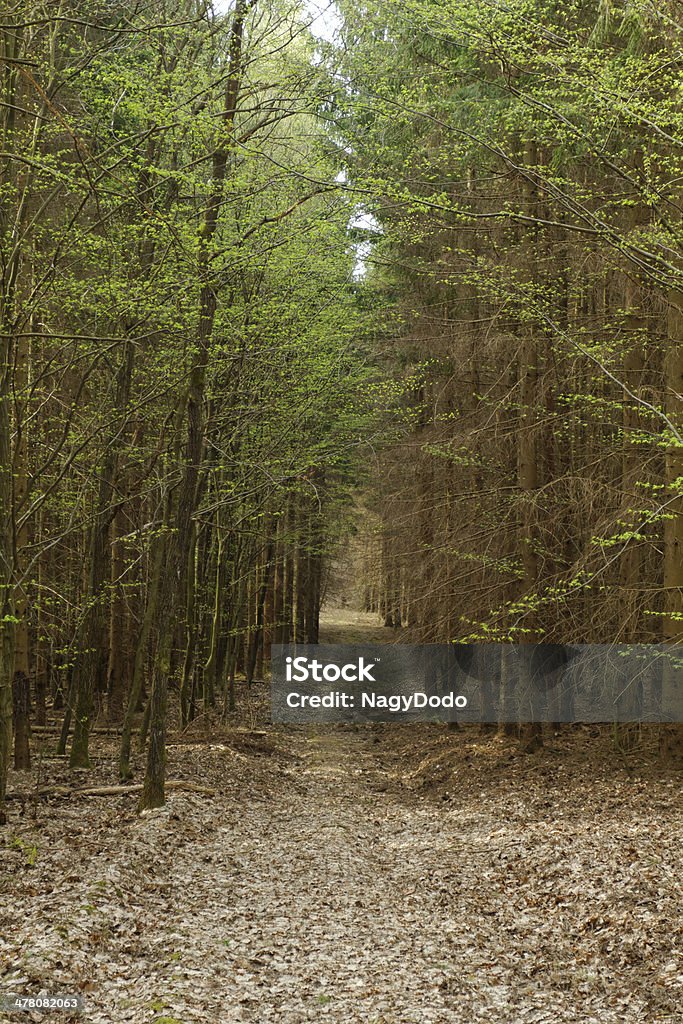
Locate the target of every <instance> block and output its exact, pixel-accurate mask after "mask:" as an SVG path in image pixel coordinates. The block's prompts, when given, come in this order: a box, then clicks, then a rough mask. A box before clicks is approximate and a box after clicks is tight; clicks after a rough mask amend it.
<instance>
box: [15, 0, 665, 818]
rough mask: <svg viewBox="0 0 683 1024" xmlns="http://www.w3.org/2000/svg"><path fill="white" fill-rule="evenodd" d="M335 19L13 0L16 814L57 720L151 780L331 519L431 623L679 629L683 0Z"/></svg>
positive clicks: (72, 739)
mask: <svg viewBox="0 0 683 1024" xmlns="http://www.w3.org/2000/svg"><path fill="white" fill-rule="evenodd" d="M338 9H339V15H340V18H339V26H338V30H337V33H336V36H335V39H334V40H333V41H330V42H324V41H321V40H317V41H316V40H315V39H314V37H313V35H312V34H311V32H310V31H309V28H308V22H309V21H310V11H309V8H308V6H307V5H305V4H303V5H301V4H297V3H292V2H290V0H234V2H233V3H225V4H223V5H220V6H219V5H218V4H214V3H211V2H208V0H175V2H173V3H171V2H170V0H127V2H125V3H123V2H117V0H79V2H78V3H75V2H72V0H17V2H12V0H10V2H9V3H8V2H7V0H5V3H4V4H3V10H2V12H1V13H2V17H0V46H1V49H0V75H2V95H1V97H0V116H1V118H2V121H1V126H2V141H1V145H0V202H1V205H0V289H1V294H0V299H1V312H0V316H1V318H2V323H1V326H0V337H1V341H2V353H1V357H0V466H1V475H0V519H1V523H0V571H1V573H2V579H1V583H0V585H1V586H2V600H3V609H2V647H1V649H0V815H1V814H2V810H1V808H2V801H3V796H4V787H5V780H6V776H7V772H8V768H9V766H10V764H12V763H13V765H14V767H16V768H19V769H25V768H27V767H29V765H30V758H31V746H32V740H31V728H32V726H33V727H34V728H40V727H41V726H44V725H45V722H46V720H47V716H48V713H49V714H50V715H52V714H53V713H57V714H58V715H59V718H60V721H61V722H62V728H61V737H60V738H59V741H58V743H59V745H58V749H59V750H60V751H61V752H62V753H63V752H64V751H68V752H69V758H70V764H71V766H72V767H74V768H79V767H87V766H88V764H89V743H90V738H91V730H92V727H93V724H94V723H95V721H109V722H111V723H113V724H115V725H119V726H120V727H121V729H122V736H121V744H120V756H119V773H120V776H121V778H122V779H128V778H129V777H130V773H131V768H130V758H131V744H132V743H133V742H135V743H141V744H142V745H143V747H144V749H146V752H147V753H146V756H147V768H146V775H145V785H144V790H143V793H142V796H141V801H140V807H141V808H149V807H154V806H157V805H159V804H161V803H163V801H164V778H165V736H166V730H167V725H168V721H169V716H171V715H173V716H175V717H174V720H175V719H176V718H177V721H178V722H179V723H180V725H181V726H184V725H187V724H188V723H190V722H191V721H192V720H193V719H194V718H195V717H196V716H197V715H198V714H199V713H200V712H204V711H207V709H215V710H216V712H220V711H221V709H223V710H226V711H227V710H230V709H232V708H233V707H234V703H235V701H239V699H240V693H241V689H240V688H241V687H244V686H245V683H244V681H245V680H246V681H247V683H248V682H249V681H251V680H252V679H259V678H263V677H264V675H265V674H266V672H267V660H268V651H269V646H270V644H271V643H272V642H283V641H289V640H296V641H306V642H308V643H316V642H317V640H318V619H319V613H320V606H321V602H322V600H323V598H324V594H325V588H326V581H327V578H328V575H329V572H330V566H332V565H333V564H334V563H335V561H338V560H339V558H340V557H343V552H345V551H346V550H348V548H349V545H351V546H352V547H353V549H354V551H357V552H360V560H361V565H362V567H361V570H360V572H359V580H358V591H359V598H360V600H361V601H362V602H363V604H364V607H365V608H366V609H367V610H370V611H375V612H377V614H378V615H379V616H381V620H382V621H383V622H384V623H385V624H386V626H387V627H393V628H394V629H396V628H399V627H403V628H404V629H405V630H406V631H407V632H406V635H410V637H412V638H413V639H417V640H420V641H445V640H465V639H467V640H472V639H477V640H506V641H514V642H517V641H530V640H543V641H545V640H548V641H551V642H556V641H558V642H567V641H575V642H612V641H618V642H630V641H637V642H645V643H651V642H659V641H662V640H665V641H668V642H675V641H677V640H679V639H680V632H681V622H682V621H683V601H682V598H683V561H682V555H681V546H682V545H683V454H682V449H683V439H682V437H681V429H682V424H683V261H682V258H681V253H682V252H683V224H682V223H681V212H682V208H681V181H682V180H683V103H682V100H683V96H682V94H681V70H682V66H683V56H682V52H681V38H682V36H681V33H682V30H683V9H682V8H681V6H680V4H678V3H676V2H675V0H670V2H664V3H656V4H655V3H651V2H648V0H615V2H612V0H574V2H571V0H570V2H561V3H554V2H547V3H539V2H537V0H533V2H531V0H510V2H509V3H505V4H503V3H498V2H493V0H491V2H488V0H401V2H400V3H398V2H396V0H382V2H374V0H371V2H367V3H353V4H352V3H349V2H347V0H340V2H339V4H338ZM141 715H142V721H141V724H140V721H139V720H140V716H141ZM134 725H135V730H134V728H133V727H134ZM134 732H135V733H137V735H134ZM675 740H676V737H675V736H672V737H669V739H668V741H667V743H665V744H664V745H663V746H664V748H665V749H666V750H667V751H669V752H675V748H676V746H677V744H676V742H674V741H675Z"/></svg>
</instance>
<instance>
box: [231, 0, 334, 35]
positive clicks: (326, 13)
mask: <svg viewBox="0 0 683 1024" xmlns="http://www.w3.org/2000/svg"><path fill="white" fill-rule="evenodd" d="M303 2H304V7H305V8H306V10H308V12H309V13H310V16H311V18H312V19H313V21H312V23H311V31H312V32H313V35H315V36H317V37H318V38H319V39H328V40H329V39H331V38H332V35H333V34H334V30H335V28H337V27H338V26H339V14H338V13H337V8H336V7H335V5H334V2H333V0H303ZM214 5H215V8H216V10H217V11H229V10H230V8H231V7H232V6H233V0H214Z"/></svg>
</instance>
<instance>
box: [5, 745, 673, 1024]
mask: <svg viewBox="0 0 683 1024" xmlns="http://www.w3.org/2000/svg"><path fill="white" fill-rule="evenodd" d="M429 728H430V727H426V729H427V730H429ZM424 735H425V736H427V737H428V736H429V735H431V737H432V743H433V744H435V746H434V750H433V757H432V758H431V760H432V762H434V764H433V765H432V772H433V770H434V769H435V768H436V769H438V768H439V766H440V764H441V765H442V766H443V767H444V768H445V769H447V771H446V773H445V775H444V777H445V778H446V777H447V778H448V788H447V789H443V790H441V791H439V793H438V800H437V799H436V794H433V793H432V794H431V795H430V792H429V787H426V788H419V777H418V776H419V772H418V771H417V770H414V771H413V772H412V773H410V774H406V772H405V766H406V760H407V759H406V751H405V749H404V750H402V751H400V752H399V750H398V748H399V747H400V745H401V744H402V743H403V744H405V742H406V740H408V741H409V742H410V743H415V742H416V739H417V741H418V742H419V741H420V734H419V733H416V731H415V730H412V731H410V732H408V731H406V730H401V729H389V728H387V727H384V728H383V727H380V728H371V727H362V728H358V729H357V730H355V729H353V728H334V727H324V728H322V727H321V728H319V729H312V728H311V729H301V730H295V729H288V730H282V731H277V730H273V731H272V732H268V733H263V732H260V733H255V734H254V736H255V737H256V739H255V740H254V741H253V742H252V741H251V740H249V743H246V740H245V744H244V745H243V746H242V747H241V748H240V746H239V744H238V743H237V738H235V737H234V738H233V740H232V741H229V740H226V742H225V743H214V744H210V745H194V746H192V745H191V744H189V743H188V744H181V743H178V744H174V745H173V746H172V747H171V751H170V754H171V766H170V774H171V775H173V776H174V777H176V778H177V777H183V776H184V775H186V776H187V777H192V778H194V779H195V780H199V781H202V782H205V783H207V784H209V785H214V786H215V787H216V795H215V797H214V798H213V799H207V798H205V797H202V796H199V795H196V794H188V793H182V792H173V793H172V795H171V796H170V799H169V802H168V804H167V806H166V807H164V808H162V809H160V810H157V811H152V812H146V813H145V814H143V815H142V816H141V817H138V816H137V815H136V814H135V812H134V804H133V801H132V799H131V798H130V797H124V798H122V799H120V800H115V801H102V800H94V801H88V800H80V801H72V802H70V803H69V802H67V803H64V802H62V803H59V802H57V803H56V804H54V805H52V806H51V807H50V810H49V812H45V811H39V820H38V822H37V823H31V822H29V821H26V822H25V823H23V824H22V827H21V829H20V830H18V836H19V843H18V844H16V845H15V848H9V849H6V850H4V851H0V856H1V857H2V859H3V861H4V863H3V864H2V865H0V867H3V868H10V869H12V867H14V878H13V886H14V890H13V891H14V892H15V893H16V897H15V899H14V901H13V904H12V906H11V907H9V906H8V905H7V904H5V906H4V912H2V911H0V936H2V940H1V941H0V950H2V953H3V954H4V955H3V958H2V959H3V962H4V963H5V964H13V968H12V969H10V970H9V971H7V968H5V973H4V977H3V979H2V980H3V986H4V989H5V990H9V991H20V992H21V991H26V990H32V991H34V992H35V991H37V989H38V988H44V989H46V990H47V991H49V992H56V991H59V992H69V991H74V989H76V990H78V991H81V992H82V993H83V995H84V997H85V1000H86V1004H87V1008H86V1013H85V1014H84V1016H83V1017H82V1018H80V1019H81V1022H82V1024H83V1022H84V1021H86V1022H91V1024H123V1022H133V1024H143V1022H148V1021H149V1022H153V1021H155V1022H157V1024H173V1022H181V1024H190V1022H192V1024H194V1022H202V1024H247V1022H253V1024H266V1022H273V1024H275V1022H277V1024H301V1022H305V1021H316V1022H321V1024H324V1022H329V1024H361V1022H362V1024H470V1022H472V1024H473V1022H476V1021H489V1022H491V1021H495V1022H496V1024H524V1022H534V1024H541V1022H548V1024H551V1022H552V1024H557V1022H566V1024H570V1022H571V1024H576V1022H577V1021H581V1024H592V1022H595V1024H598V1022H599V1024H631V1022H633V1024H635V1022H645V1021H647V1022H654V1021H664V1022H667V1024H669V1022H670V1024H674V1022H676V1021H680V1016H679V1015H678V1009H677V1008H680V1005H681V999H680V997H681V989H682V987H683V964H682V961H681V956H680V951H681V921H680V915H679V909H680V900H681V877H682V876H683V873H682V871H681V868H682V866H683V865H682V863H681V862H682V857H683V853H682V851H683V822H682V821H681V813H680V798H679V796H678V789H677V788H675V787H676V786H677V784H676V783H675V781H674V780H671V779H661V780H659V781H654V782H653V781H652V780H650V781H648V785H647V787H644V786H641V785H638V780H637V779H636V780H635V784H634V782H633V780H632V779H631V780H629V779H624V777H622V776H620V775H619V773H616V774H615V773H614V771H613V770H611V771H609V772H608V773H607V774H606V775H605V777H604V778H601V777H600V772H599V771H596V772H593V777H592V778H590V777H589V773H587V772H586V768H585V763H584V762H581V763H580V764H579V765H578V768H577V772H576V775H575V777H573V776H572V772H573V769H572V767H571V765H570V764H568V763H567V760H566V759H564V758H563V759H562V764H561V767H560V766H559V765H558V762H554V763H552V764H550V765H548V764H545V765H543V764H541V765H540V767H539V766H538V765H536V767H535V768H534V774H533V776H532V775H531V774H526V773H524V772H523V773H522V775H519V774H517V776H516V777H512V775H513V772H514V773H518V772H519V768H517V767H513V768H509V767H508V764H509V757H508V754H509V750H508V751H506V750H503V749H501V750H500V751H498V753H497V754H496V753H495V752H494V760H495V758H498V762H497V768H496V766H495V765H493V763H492V761H491V753H490V752H491V741H488V744H487V745H486V747H485V748H484V745H482V744H481V743H480V745H479V746H477V742H476V741H475V740H473V739H472V738H471V737H470V738H469V739H467V738H464V737H461V736H458V735H454V734H449V733H447V732H446V731H445V730H442V729H439V728H438V727H436V728H432V729H431V732H429V731H427V732H425V733H424ZM423 739H424V737H423ZM592 742H593V743H594V742H595V741H592ZM259 744H261V746H260V747H259ZM494 746H495V744H494ZM546 756H550V755H546ZM477 758H480V759H482V758H487V759H488V760H487V762H486V764H483V763H482V764H481V765H479V766H478V765H477ZM439 759H441V760H440V761H439ZM409 760H410V759H408V761H409ZM401 765H403V768H402V767H401ZM415 767H416V764H415V761H414V760H413V768H415ZM418 767H419V766H418ZM480 768H481V769H483V771H480V770H479V769H480ZM34 842H35V845H36V853H35V856H34V857H33V858H31V857H30V856H29V855H28V853H27V851H29V850H30V848H31V847H30V844H31V843H34ZM20 844H23V845H20ZM31 859H33V864H30V865H29V864H28V863H27V861H30V860H31ZM15 1019H16V1020H24V1021H26V1020H30V1019H31V1018H30V1016H29V1015H26V1014H23V1015H21V1016H17V1017H16V1018H15ZM36 1019H37V1020H38V1019H40V1018H38V1017H36ZM60 1019H61V1020H63V1018H60Z"/></svg>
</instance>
